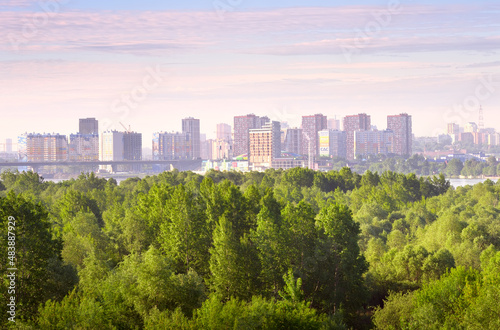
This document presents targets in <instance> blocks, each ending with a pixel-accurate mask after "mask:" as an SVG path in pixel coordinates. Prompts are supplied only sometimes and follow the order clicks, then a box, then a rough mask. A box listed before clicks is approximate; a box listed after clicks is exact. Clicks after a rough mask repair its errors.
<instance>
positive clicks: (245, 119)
mask: <svg viewBox="0 0 500 330" xmlns="http://www.w3.org/2000/svg"><path fill="white" fill-rule="evenodd" d="M268 121H269V118H268V117H259V116H256V115H254V114H249V115H246V116H236V117H234V142H233V155H234V157H237V156H240V155H244V154H248V153H249V149H250V135H249V134H250V130H251V129H257V128H262V126H264V125H265V124H266V123H267V122H268Z"/></svg>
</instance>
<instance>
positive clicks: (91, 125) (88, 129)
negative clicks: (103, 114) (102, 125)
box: [78, 118, 99, 134]
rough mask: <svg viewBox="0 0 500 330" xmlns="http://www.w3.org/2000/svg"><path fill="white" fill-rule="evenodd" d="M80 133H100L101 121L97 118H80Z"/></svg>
mask: <svg viewBox="0 0 500 330" xmlns="http://www.w3.org/2000/svg"><path fill="white" fill-rule="evenodd" d="M78 133H80V134H99V123H98V121H97V120H96V119H95V118H82V119H80V123H79V129H78Z"/></svg>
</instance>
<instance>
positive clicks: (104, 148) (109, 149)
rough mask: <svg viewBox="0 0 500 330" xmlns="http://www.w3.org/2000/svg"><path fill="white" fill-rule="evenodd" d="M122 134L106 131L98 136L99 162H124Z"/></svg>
mask: <svg viewBox="0 0 500 330" xmlns="http://www.w3.org/2000/svg"><path fill="white" fill-rule="evenodd" d="M124 135H125V133H124V132H118V131H106V132H103V133H102V134H101V136H100V148H99V153H100V157H99V160H102V161H120V160H124V151H125V149H124V145H123V136H124Z"/></svg>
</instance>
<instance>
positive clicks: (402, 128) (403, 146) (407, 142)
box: [387, 113, 413, 156]
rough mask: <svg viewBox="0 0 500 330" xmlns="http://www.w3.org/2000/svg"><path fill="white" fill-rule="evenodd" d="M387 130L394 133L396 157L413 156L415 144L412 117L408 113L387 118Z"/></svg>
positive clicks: (393, 146)
mask: <svg viewBox="0 0 500 330" xmlns="http://www.w3.org/2000/svg"><path fill="white" fill-rule="evenodd" d="M387 129H388V130H391V131H393V132H394V140H393V145H392V152H393V153H394V154H396V155H401V156H405V155H406V156H411V154H412V144H413V143H412V141H413V133H412V123H411V116H410V115H408V114H406V113H402V114H400V115H396V116H387Z"/></svg>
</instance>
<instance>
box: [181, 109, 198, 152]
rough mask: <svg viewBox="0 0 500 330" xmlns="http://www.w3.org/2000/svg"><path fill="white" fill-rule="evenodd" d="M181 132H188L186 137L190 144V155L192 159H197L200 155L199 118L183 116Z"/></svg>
mask: <svg viewBox="0 0 500 330" xmlns="http://www.w3.org/2000/svg"><path fill="white" fill-rule="evenodd" d="M182 133H185V134H188V135H189V136H188V138H189V140H190V144H191V148H192V151H191V157H192V158H193V159H198V158H200V157H201V153H200V143H201V139H200V120H199V119H194V118H192V117H189V118H185V119H183V120H182Z"/></svg>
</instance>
